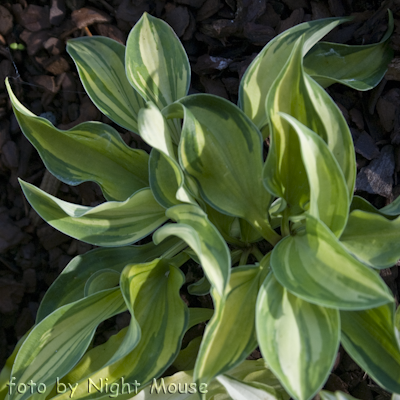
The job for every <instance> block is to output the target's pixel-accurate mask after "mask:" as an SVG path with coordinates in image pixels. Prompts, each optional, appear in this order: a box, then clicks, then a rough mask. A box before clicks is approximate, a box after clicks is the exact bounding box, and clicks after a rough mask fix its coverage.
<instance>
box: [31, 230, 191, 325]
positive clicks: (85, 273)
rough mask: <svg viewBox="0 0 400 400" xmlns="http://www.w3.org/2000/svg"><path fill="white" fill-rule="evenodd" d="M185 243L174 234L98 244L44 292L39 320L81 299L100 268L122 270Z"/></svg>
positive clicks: (37, 318) (74, 260)
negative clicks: (141, 242) (138, 241)
mask: <svg viewBox="0 0 400 400" xmlns="http://www.w3.org/2000/svg"><path fill="white" fill-rule="evenodd" d="M182 244H184V242H182V241H181V240H179V239H177V238H175V237H171V238H168V239H166V240H164V241H163V242H162V243H160V244H159V245H158V246H156V245H155V244H154V243H153V242H151V243H147V244H145V245H142V246H125V247H118V248H99V249H94V250H91V251H88V252H87V253H85V254H82V255H79V256H76V257H75V258H73V259H72V260H71V261H70V262H69V263H68V265H67V266H66V267H65V268H64V270H63V271H62V272H61V274H60V275H59V276H58V277H57V279H56V280H55V281H54V282H53V284H52V285H51V286H50V288H49V290H48V291H47V292H46V294H45V295H44V297H43V300H42V302H41V303H40V307H39V310H38V312H37V316H36V324H38V323H39V322H40V321H41V320H42V319H44V318H45V317H47V316H48V315H49V314H51V313H52V312H53V311H55V310H56V309H57V308H60V307H61V306H64V305H65V304H68V303H72V302H74V301H76V300H79V299H82V298H83V297H84V288H85V284H86V282H87V280H88V279H90V277H91V276H92V275H93V274H94V273H96V272H97V271H98V270H102V269H112V270H114V271H116V272H118V273H121V272H122V270H123V269H124V268H125V266H126V265H128V264H131V263H135V262H137V263H141V262H147V261H151V260H154V259H155V258H157V257H160V256H161V255H162V254H163V253H165V252H166V251H168V250H170V249H171V248H173V247H176V246H179V245H181V246H182ZM185 246H186V245H185Z"/></svg>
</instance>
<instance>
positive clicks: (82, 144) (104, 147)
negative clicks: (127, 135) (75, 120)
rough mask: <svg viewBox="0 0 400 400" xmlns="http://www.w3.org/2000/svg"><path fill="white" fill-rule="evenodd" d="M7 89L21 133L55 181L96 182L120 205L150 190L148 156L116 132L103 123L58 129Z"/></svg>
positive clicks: (73, 182)
mask: <svg viewBox="0 0 400 400" xmlns="http://www.w3.org/2000/svg"><path fill="white" fill-rule="evenodd" d="M6 85H7V90H8V94H9V96H10V99H11V102H12V105H13V110H14V113H15V116H16V118H17V120H18V123H19V125H20V127H21V130H22V131H23V133H24V135H25V136H26V137H27V139H28V140H29V141H30V142H31V143H32V144H33V146H34V147H35V148H36V150H37V151H38V152H39V154H40V157H41V158H42V160H43V162H44V164H45V166H46V168H47V169H48V170H49V171H50V172H51V173H52V174H53V175H54V176H55V177H56V178H58V179H60V180H61V181H63V182H65V183H67V184H69V185H78V184H80V183H82V182H85V181H93V182H96V183H98V184H99V185H100V187H101V189H102V191H103V194H104V196H105V197H106V199H107V200H118V201H123V200H126V199H127V198H128V197H129V196H131V195H132V194H133V193H135V192H136V191H137V190H140V189H142V188H144V187H148V186H149V183H148V166H147V164H148V159H149V156H148V155H147V153H146V152H144V151H143V150H136V149H131V148H130V147H128V146H127V145H126V144H125V142H124V141H123V140H122V139H121V137H120V136H119V134H118V132H117V131H116V130H115V129H113V128H111V127H110V126H108V125H106V124H103V123H100V122H84V123H82V124H79V125H77V126H75V127H74V128H71V129H70V130H68V131H62V130H60V129H57V128H55V127H54V126H53V125H52V124H51V122H49V121H48V120H47V119H45V118H41V117H36V116H35V115H34V114H32V113H31V112H30V111H29V110H27V109H26V108H25V107H24V106H23V105H22V104H21V103H20V102H19V101H18V99H17V98H16V97H15V95H14V93H13V92H12V90H11V87H10V84H9V82H8V80H7V81H6Z"/></svg>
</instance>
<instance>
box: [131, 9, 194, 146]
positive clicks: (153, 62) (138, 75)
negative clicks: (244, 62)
mask: <svg viewBox="0 0 400 400" xmlns="http://www.w3.org/2000/svg"><path fill="white" fill-rule="evenodd" d="M125 69H126V75H127V77H128V80H129V82H130V83H131V85H132V86H133V87H134V88H135V89H136V90H137V91H138V92H139V93H140V94H141V96H142V97H143V98H144V99H145V100H146V101H151V102H153V103H154V104H155V105H156V106H157V107H158V108H159V109H160V110H162V109H163V108H164V107H166V106H167V105H169V104H171V103H173V102H174V101H176V100H178V99H180V98H181V97H184V96H186V95H187V93H188V90H189V84H190V64H189V59H188V57H187V54H186V52H185V49H184V48H183V46H182V43H181V42H180V41H179V39H178V37H177V36H176V34H175V32H174V31H173V30H172V28H171V27H170V26H169V25H168V24H167V23H165V22H164V21H162V20H161V19H158V18H155V17H152V16H151V15H149V14H148V13H146V12H145V13H144V14H143V16H142V17H141V18H140V20H139V21H138V22H137V23H136V24H135V26H134V27H133V29H132V30H131V32H130V34H129V36H128V40H127V43H126V55H125ZM169 125H170V127H171V130H172V141H173V142H174V143H175V144H176V145H177V144H178V143H179V135H180V126H179V124H178V123H177V121H170V122H169Z"/></svg>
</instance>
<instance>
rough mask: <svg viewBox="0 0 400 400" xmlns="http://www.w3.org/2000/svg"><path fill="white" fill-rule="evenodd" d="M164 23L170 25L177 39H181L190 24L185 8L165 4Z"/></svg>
mask: <svg viewBox="0 0 400 400" xmlns="http://www.w3.org/2000/svg"><path fill="white" fill-rule="evenodd" d="M165 22H167V23H168V24H169V25H171V27H172V29H173V30H174V32H175V33H176V35H177V36H178V37H182V36H183V34H184V33H185V30H186V28H187V27H188V26H189V22H190V16H189V11H188V9H187V7H184V6H175V5H173V4H171V3H167V4H166V5H165Z"/></svg>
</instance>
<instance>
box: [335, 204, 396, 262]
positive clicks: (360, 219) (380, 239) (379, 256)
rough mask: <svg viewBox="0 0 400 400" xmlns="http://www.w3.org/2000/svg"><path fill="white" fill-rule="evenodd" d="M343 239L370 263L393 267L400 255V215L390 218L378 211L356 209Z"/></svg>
mask: <svg viewBox="0 0 400 400" xmlns="http://www.w3.org/2000/svg"><path fill="white" fill-rule="evenodd" d="M340 242H341V243H342V244H343V245H344V246H345V247H346V249H347V250H348V251H349V252H350V253H352V254H353V255H354V256H356V257H357V258H358V259H359V260H360V261H361V262H363V263H364V264H366V265H368V266H370V267H373V268H379V269H383V268H389V267H392V266H393V265H394V264H396V262H397V261H398V259H399V258H400V245H399V242H400V217H397V218H396V219H394V220H389V219H387V218H385V217H384V216H382V215H379V214H373V213H370V212H365V211H361V210H354V211H352V212H351V213H350V215H349V219H348V222H347V225H346V229H345V230H344V232H343V234H342V236H341V237H340Z"/></svg>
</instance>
